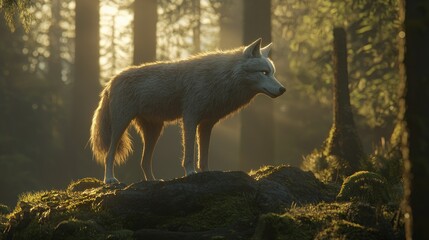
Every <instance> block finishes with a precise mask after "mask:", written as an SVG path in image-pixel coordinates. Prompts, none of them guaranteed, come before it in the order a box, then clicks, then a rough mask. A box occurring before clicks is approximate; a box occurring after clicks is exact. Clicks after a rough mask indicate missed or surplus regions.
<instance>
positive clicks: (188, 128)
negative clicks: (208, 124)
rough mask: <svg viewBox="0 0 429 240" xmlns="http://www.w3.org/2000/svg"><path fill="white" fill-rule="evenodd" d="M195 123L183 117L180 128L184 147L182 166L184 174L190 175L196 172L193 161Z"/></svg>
mask: <svg viewBox="0 0 429 240" xmlns="http://www.w3.org/2000/svg"><path fill="white" fill-rule="evenodd" d="M196 129H197V124H196V123H195V122H194V121H189V120H186V119H183V129H182V138H183V139H182V142H183V149H184V157H183V162H182V167H183V168H184V170H185V175H186V176H188V175H191V174H194V173H196V172H197V171H195V162H194V145H195V133H196Z"/></svg>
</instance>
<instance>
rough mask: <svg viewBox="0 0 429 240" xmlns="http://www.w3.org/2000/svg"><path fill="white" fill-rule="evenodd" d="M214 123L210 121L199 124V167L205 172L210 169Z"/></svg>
mask: <svg viewBox="0 0 429 240" xmlns="http://www.w3.org/2000/svg"><path fill="white" fill-rule="evenodd" d="M213 125H214V123H212V122H208V121H205V122H202V123H200V125H198V150H199V152H198V168H199V169H200V170H201V171H203V172H204V171H208V170H209V145H210V135H211V132H212V128H213Z"/></svg>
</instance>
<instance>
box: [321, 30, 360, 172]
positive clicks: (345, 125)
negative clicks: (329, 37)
mask: <svg viewBox="0 0 429 240" xmlns="http://www.w3.org/2000/svg"><path fill="white" fill-rule="evenodd" d="M333 62H334V64H333V65H334V81H333V89H332V91H333V108H334V111H333V112H334V116H333V124H332V127H331V130H330V133H329V137H328V139H327V141H326V146H325V151H324V153H325V155H327V156H336V157H337V158H336V159H337V161H338V162H337V163H335V164H334V165H336V166H337V168H338V169H337V170H338V175H339V176H340V177H347V176H349V175H351V174H353V173H354V172H356V171H357V170H358V169H359V166H360V162H361V160H362V159H363V158H364V152H363V147H362V143H361V140H360V139H359V136H358V134H357V131H356V126H355V123H354V120H353V113H352V107H351V104H350V93H349V77H348V68H347V38H346V31H345V30H344V28H335V29H334V58H333Z"/></svg>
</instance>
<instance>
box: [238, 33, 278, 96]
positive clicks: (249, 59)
mask: <svg viewBox="0 0 429 240" xmlns="http://www.w3.org/2000/svg"><path fill="white" fill-rule="evenodd" d="M261 41H262V40H261V39H258V40H256V41H255V42H253V43H251V44H250V45H248V46H246V47H245V48H244V50H243V57H244V62H243V65H242V71H244V75H243V76H242V77H243V78H244V79H243V81H244V83H245V84H246V85H247V87H250V88H251V90H253V91H255V92H256V93H264V94H266V95H268V96H270V97H272V98H275V97H278V96H280V95H282V94H283V93H284V92H285V91H286V88H285V87H284V86H283V85H282V84H281V83H280V82H279V81H278V80H277V79H276V78H275V77H274V73H275V72H276V67H275V66H274V63H273V62H272V61H271V59H269V58H268V54H269V53H270V50H271V45H272V44H271V43H270V44H268V45H267V46H265V47H264V48H261Z"/></svg>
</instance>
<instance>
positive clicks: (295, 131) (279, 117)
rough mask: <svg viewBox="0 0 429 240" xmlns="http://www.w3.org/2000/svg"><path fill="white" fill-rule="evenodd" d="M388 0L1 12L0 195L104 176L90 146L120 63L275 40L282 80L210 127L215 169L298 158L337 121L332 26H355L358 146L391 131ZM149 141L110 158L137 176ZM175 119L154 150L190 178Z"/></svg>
mask: <svg viewBox="0 0 429 240" xmlns="http://www.w3.org/2000/svg"><path fill="white" fill-rule="evenodd" d="M396 4H397V2H396V1H393V0H388V1H385V0H376V1H373V0H362V1H352V0H346V1H339V0H338V1H337V0H335V1H331V0H304V1H302V0H271V1H266V0H246V1H239V0H230V1H228V0H224V1H220V0H183V1H174V3H171V1H161V0H159V1H155V0H134V1H133V0H124V1H105V0H100V1H95V0H92V1H88V0H76V1H72V0H40V1H34V4H33V5H32V6H31V7H30V8H29V12H30V13H31V15H32V16H33V21H32V22H31V24H30V26H29V29H28V31H27V32H26V31H24V30H23V29H22V27H19V26H18V27H17V28H16V29H15V31H11V30H10V28H9V27H8V26H7V24H6V23H5V21H0V113H1V116H0V202H3V203H6V204H9V205H12V204H13V203H14V201H16V198H17V196H18V194H20V193H22V192H25V191H34V190H39V189H50V188H63V187H64V186H66V185H67V184H68V183H69V182H70V181H71V180H75V179H78V178H82V177H97V178H100V179H101V178H102V177H103V175H102V174H103V168H102V167H101V166H98V165H97V164H96V163H95V161H93V160H92V155H91V152H90V149H89V146H88V138H89V127H90V122H91V118H92V113H93V111H94V110H95V106H96V104H97V102H98V99H99V97H98V95H99V93H100V91H101V89H102V86H103V85H104V84H105V83H106V81H108V80H109V78H110V77H111V76H113V75H115V74H116V73H118V72H120V71H121V69H123V68H125V67H127V66H129V65H131V64H140V63H143V62H148V61H155V60H168V59H177V58H185V57H187V56H189V55H191V54H194V53H198V52H201V51H210V50H214V49H227V48H234V47H239V46H241V45H243V44H249V43H250V42H252V41H253V40H254V39H255V38H257V37H263V44H264V45H265V44H268V43H269V42H270V39H271V41H272V42H273V43H274V46H273V53H272V59H273V60H274V62H275V64H276V67H277V74H276V76H277V78H278V79H279V80H280V81H281V82H282V84H284V85H285V86H286V88H287V89H288V91H287V92H286V93H285V94H284V95H283V96H281V97H279V98H277V99H275V100H272V99H269V98H268V97H266V96H262V95H261V96H257V98H256V99H255V101H254V102H253V103H252V104H251V105H250V106H249V107H248V108H247V109H246V110H245V111H243V113H240V114H235V115H233V116H232V117H230V118H228V119H226V120H224V121H222V122H221V123H220V124H218V125H217V126H215V128H214V131H213V135H212V140H211V145H210V156H209V158H210V162H209V163H210V166H211V169H213V170H245V171H247V170H250V169H252V168H253V169H255V168H258V167H259V166H261V165H265V164H290V165H294V166H300V164H301V162H302V157H303V156H305V155H307V154H309V153H311V152H312V150H313V149H314V148H318V147H320V146H321V145H322V143H323V141H324V139H325V138H326V137H327V135H328V131H329V128H330V126H331V123H332V106H331V105H332V102H331V95H332V94H331V88H332V86H331V82H332V78H333V70H332V29H333V27H334V26H344V27H345V28H346V31H347V37H348V51H349V52H348V56H349V59H348V60H349V75H350V85H349V88H350V91H351V104H352V107H353V113H354V116H355V121H356V125H357V129H358V133H359V136H360V137H361V139H362V141H363V144H364V149H365V152H366V153H367V154H370V153H371V152H372V151H373V149H374V148H375V147H376V146H377V145H378V144H379V143H380V141H382V139H386V138H389V137H390V135H391V133H392V130H393V127H394V125H395V121H394V120H395V117H396V115H397V103H396V102H397V101H396V99H397V89H398V82H399V76H398V70H397V69H398V60H397V59H398V58H397V55H398V53H397V52H398V51H397V44H398V43H397V41H398V40H397V35H398V33H399V20H398V19H399V18H398V9H397V8H398V6H397V5H396ZM141 147H142V143H141V141H140V139H139V138H138V137H137V135H136V134H134V149H135V150H134V154H133V155H132V157H131V158H130V159H129V162H128V163H127V164H126V165H124V166H120V167H117V168H116V174H117V177H118V178H119V179H120V180H121V181H124V182H126V183H130V182H135V181H139V180H140V179H141V177H142V173H141V170H140V167H139V164H140V163H139V161H140V155H141ZM181 156H182V150H181V143H180V130H179V128H178V126H177V125H171V126H168V127H167V128H166V129H165V130H164V134H163V136H162V137H161V138H160V141H159V143H158V145H157V148H156V150H155V154H154V173H155V175H156V177H158V178H164V179H169V178H174V177H180V176H182V175H183V170H182V168H181V166H180V161H181Z"/></svg>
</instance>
